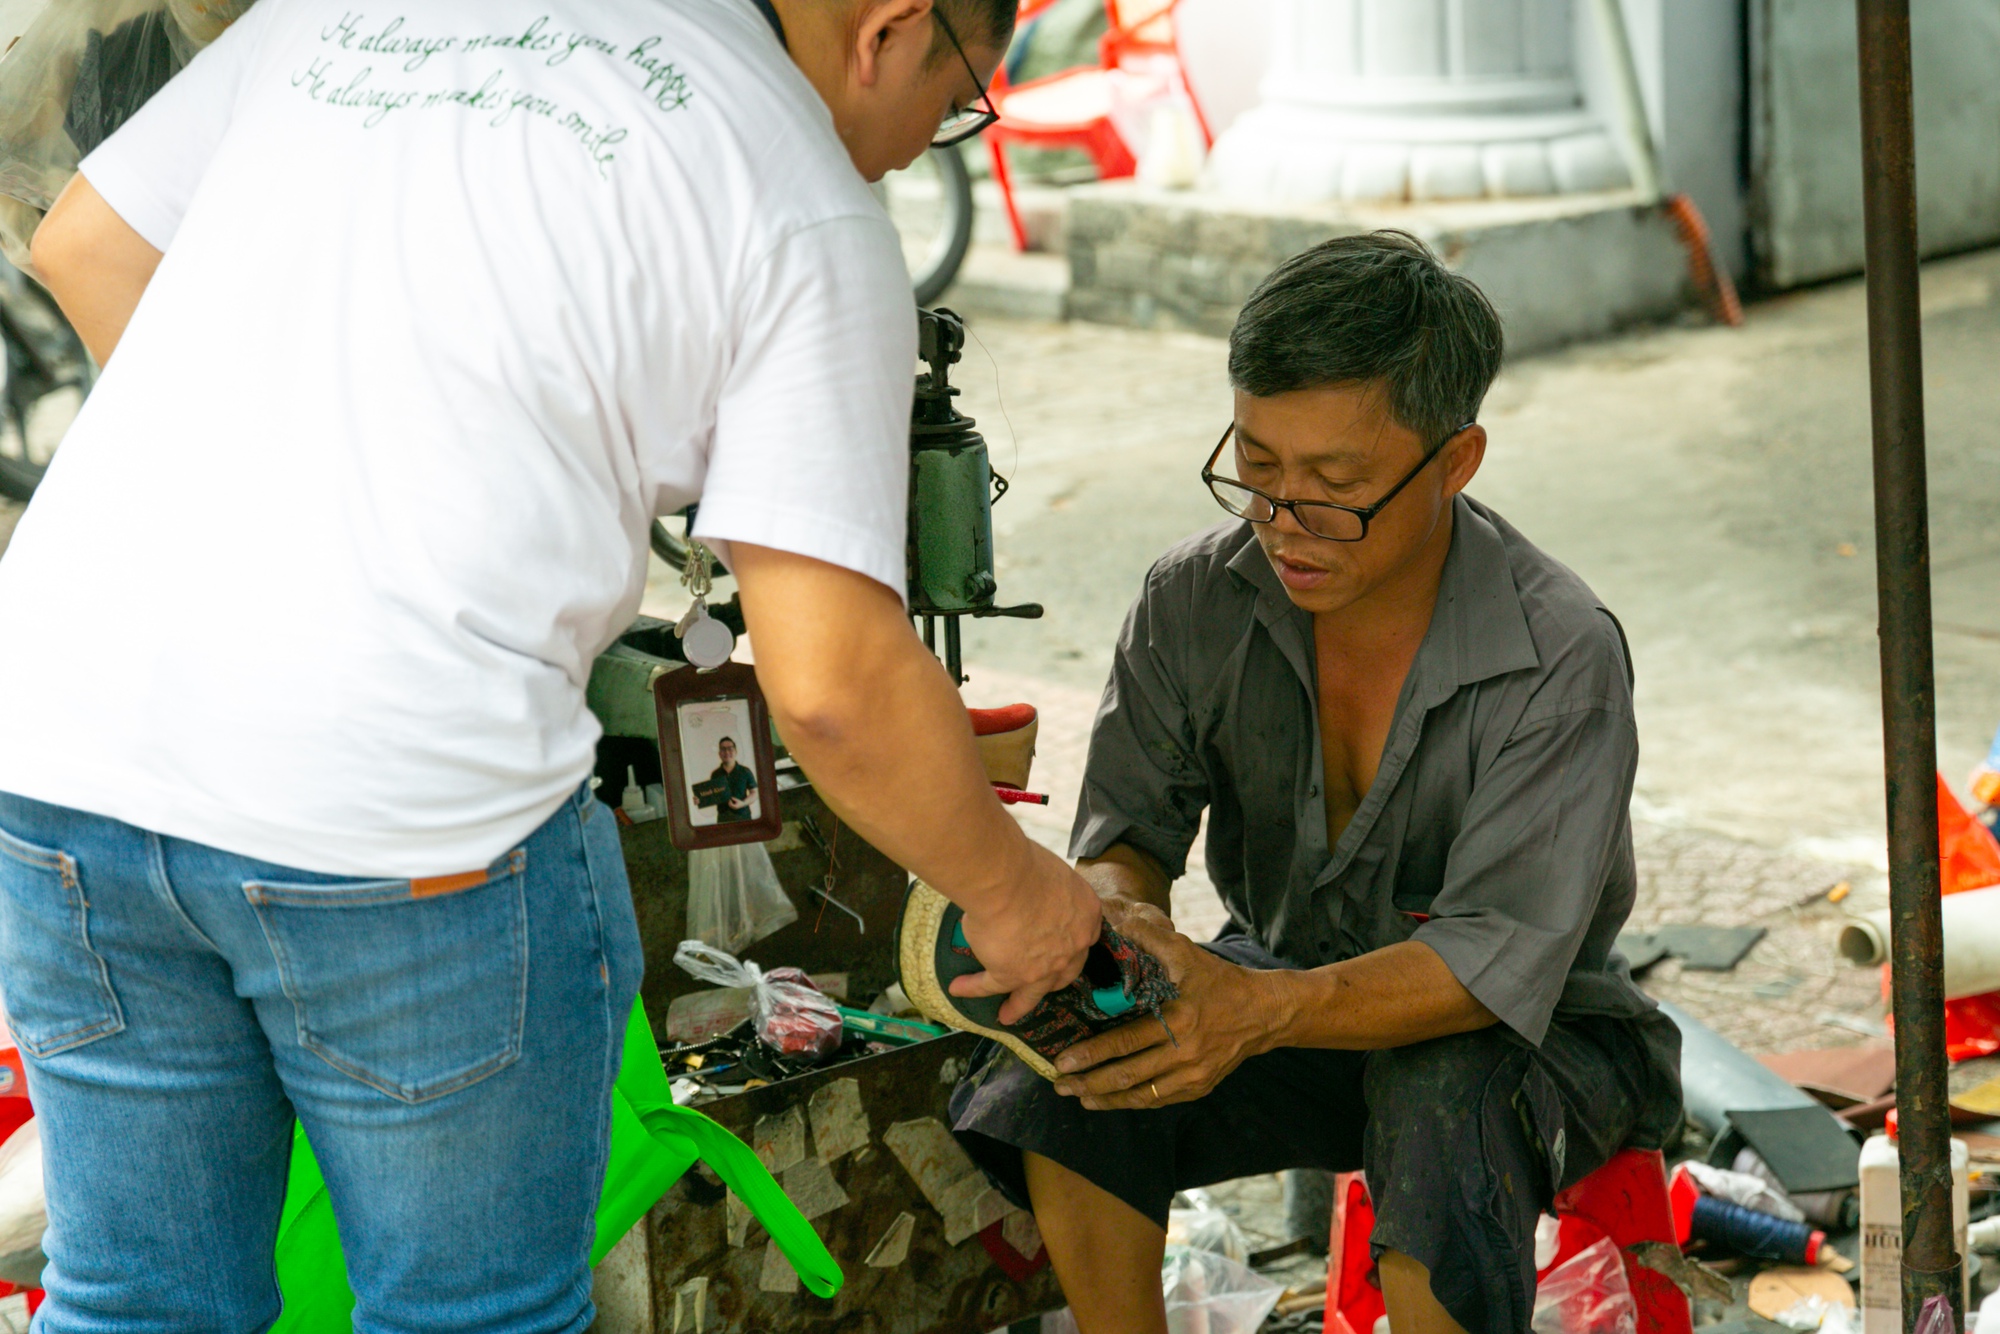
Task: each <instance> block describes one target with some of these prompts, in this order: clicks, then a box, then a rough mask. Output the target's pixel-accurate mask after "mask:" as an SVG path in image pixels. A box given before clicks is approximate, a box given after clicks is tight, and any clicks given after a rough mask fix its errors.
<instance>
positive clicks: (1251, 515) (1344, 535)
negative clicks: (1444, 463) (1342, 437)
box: [1201, 422, 1474, 542]
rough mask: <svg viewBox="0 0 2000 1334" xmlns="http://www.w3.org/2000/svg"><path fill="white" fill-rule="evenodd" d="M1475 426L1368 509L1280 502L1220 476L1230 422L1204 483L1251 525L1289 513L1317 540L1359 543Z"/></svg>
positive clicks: (1232, 425) (1440, 448)
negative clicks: (1405, 491)
mask: <svg viewBox="0 0 2000 1334" xmlns="http://www.w3.org/2000/svg"><path fill="white" fill-rule="evenodd" d="M1473 424H1474V423H1472V422H1466V423H1465V424H1464V425H1463V426H1459V427H1455V428H1454V429H1453V430H1452V432H1451V434H1449V435H1447V436H1446V437H1445V438H1444V439H1443V440H1440V441H1439V442H1438V446H1437V448H1436V449H1433V450H1431V451H1430V452H1429V453H1428V454H1426V455H1424V458H1423V462H1421V463H1419V464H1418V465H1417V466H1416V467H1414V468H1412V469H1410V470H1409V471H1408V472H1406V473H1404V474H1403V480H1402V481H1400V482H1398V483H1396V484H1395V485H1394V486H1392V487H1390V488H1389V494H1388V495H1386V496H1383V497H1382V498H1381V499H1380V500H1378V501H1376V502H1375V503H1374V504H1373V505H1369V506H1367V507H1366V508H1365V509H1356V508H1355V507H1354V506H1352V505H1336V504H1334V503H1333V502H1332V501H1330V500H1280V499H1278V498H1277V497H1276V496H1273V495H1266V494H1265V493H1264V492H1262V491H1259V490H1258V489H1257V488H1256V487H1254V486H1249V485H1246V484H1245V483H1243V482H1239V481H1237V480H1236V479H1235V478H1233V477H1219V476H1217V475H1216V472H1215V461H1216V460H1217V459H1219V458H1221V457H1222V451H1223V450H1224V449H1225V448H1227V447H1228V445H1229V438H1230V437H1231V436H1233V435H1235V434H1236V423H1235V422H1231V423H1230V424H1229V429H1228V430H1226V431H1224V432H1223V433H1222V439H1220V440H1218V441H1216V443H1215V452H1214V453H1213V454H1210V455H1209V456H1208V462H1207V463H1206V464H1204V465H1202V470H1201V480H1202V481H1203V482H1205V483H1206V484H1207V485H1208V491H1209V494H1210V495H1212V496H1214V497H1215V503H1216V504H1218V505H1220V506H1222V508H1223V509H1225V510H1227V511H1229V513H1231V514H1234V515H1235V516H1236V517H1237V518H1239V519H1248V520H1249V521H1250V522H1251V523H1269V522H1271V520H1273V519H1275V518H1277V517H1278V511H1279V510H1290V511H1291V512H1292V518H1293V519H1294V520H1295V521H1296V522H1297V523H1298V525H1299V527H1301V528H1303V529H1305V530H1306V531H1307V532H1309V533H1311V534H1312V535H1313V536H1314V537H1323V538H1325V539H1326V540H1327V541H1329V542H1359V541H1360V540H1361V539H1362V538H1364V537H1366V536H1368V521H1369V520H1371V519H1373V518H1374V517H1375V516H1376V515H1378V514H1380V513H1381V512H1382V507H1383V506H1385V505H1387V504H1388V503H1389V502H1390V501H1392V500H1394V499H1395V498H1396V497H1397V495H1398V494H1400V493H1401V491H1402V489H1403V488H1404V487H1406V486H1408V485H1409V484H1410V483H1411V482H1412V481H1414V480H1416V476H1417V474H1418V473H1420V472H1422V471H1423V470H1424V469H1425V468H1428V467H1429V466H1430V463H1431V460H1432V459H1434V458H1436V457H1437V456H1438V455H1440V454H1442V453H1444V447H1445V446H1446V445H1448V444H1450V443H1451V442H1452V441H1453V440H1454V439H1456V438H1457V437H1458V436H1459V435H1460V434H1461V433H1463V432H1464V431H1466V430H1468V429H1470V428H1471V427H1472V426H1473Z"/></svg>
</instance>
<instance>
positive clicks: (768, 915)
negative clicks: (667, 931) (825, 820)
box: [687, 843, 799, 954]
mask: <svg viewBox="0 0 2000 1334" xmlns="http://www.w3.org/2000/svg"><path fill="white" fill-rule="evenodd" d="M687 856H688V908H687V933H688V935H690V936H692V937H693V938H694V939H696V940H699V941H702V942H704V943H706V944H709V945H713V946H714V947H715V948H716V949H719V950H722V951H724V952H726V953H729V954H735V953H737V952H739V951H741V950H743V949H746V948H748V947H749V946H751V945H753V944H755V943H756V942H758V941H760V940H762V939H763V938H764V937H766V936H768V935H770V934H771V933H772V932H773V931H779V930H782V929H783V928H785V927H788V926H790V925H791V924H792V923H793V922H796V921H798V920H799V910H798V908H797V907H796V906H795V905H794V904H793V903H792V900H791V897H790V896H789V895H787V894H786V893H785V887H784V886H783V885H781V884H779V883H778V871H777V868H776V867H774V866H772V865H771V854H770V853H768V852H766V851H765V850H764V845H763V844H762V843H732V844H730V845H729V846H728V847H723V848H696V849H695V850H694V851H692V852H690V853H688V855H687Z"/></svg>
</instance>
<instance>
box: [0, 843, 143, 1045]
mask: <svg viewBox="0 0 2000 1334" xmlns="http://www.w3.org/2000/svg"><path fill="white" fill-rule="evenodd" d="M0 960H4V961H5V966H6V979H7V1022H8V1025H9V1027H11V1028H12V1029H13V1031H14V1038H15V1040H16V1041H17V1042H19V1043H20V1044H21V1049H22V1050H23V1051H25V1052H27V1053H28V1054H29V1055H30V1056H33V1057H35V1058H36V1059H38V1060H46V1059H47V1058H49V1057H51V1056H55V1055H58V1054H59V1053H62V1052H66V1051H69V1050H71V1049H73V1048H76V1047H81V1046H82V1045H83V1044H84V1043H86V1042H92V1041H95V1040H96V1039H98V1038H102V1037H109V1036H110V1035H111V1034H113V1033H116V1032H118V1031H119V1030H121V1029H123V1028H124V1027H125V1012H124V1011H123V1010H122V1009H121V1008H120V1007H119V1004H118V996H117V993H116V992H114V991H113V990H112V989H111V972H110V970H109V969H108V968H106V967H105V964H104V959H103V956H101V955H100V954H98V952H97V951H96V950H95V949H94V948H93V947H92V946H91V943H90V902H89V900H88V899H86V898H85V897H84V892H83V878H82V875H81V873H80V872H79V871H78V869H77V864H76V859H75V858H74V857H72V856H70V855H69V854H68V853H66V852H58V851H56V850H54V849H52V848H40V847H36V846H35V845H34V844H32V843H26V842H23V841H22V840H20V839H18V838H15V837H14V836H13V835H11V834H9V833H7V832H6V831H5V830H0Z"/></svg>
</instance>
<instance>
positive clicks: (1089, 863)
mask: <svg viewBox="0 0 2000 1334" xmlns="http://www.w3.org/2000/svg"><path fill="white" fill-rule="evenodd" d="M1076 869H1077V870H1078V871H1080V872H1081V873H1082V874H1083V878H1084V879H1085V880H1088V881H1089V882H1090V887H1091V888H1092V889H1094V890H1096V891H1097V896H1098V897H1099V898H1101V899H1103V900H1105V901H1106V902H1107V903H1115V904H1136V903H1144V904H1150V905H1151V906H1153V907H1155V908H1158V909H1159V910H1160V911H1161V912H1163V913H1165V914H1167V916H1168V917H1172V916H1173V894H1172V890H1173V882H1172V881H1171V880H1169V879H1168V878H1167V873H1166V871H1165V869H1163V868H1162V867H1161V866H1160V864H1159V863H1158V862H1157V861H1154V860H1153V859H1152V858H1151V857H1149V856H1148V855H1146V854H1145V853H1143V852H1141V851H1139V850H1138V849H1137V848H1135V847H1132V846H1131V845H1130V844H1126V843H1114V844H1112V845H1111V846H1110V847H1108V848H1106V849H1105V850H1104V855H1103V856H1101V857H1085V858H1083V859H1082V860H1081V861H1079V862H1078V863H1077V864H1076Z"/></svg>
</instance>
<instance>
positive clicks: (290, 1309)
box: [271, 1002, 843, 1334]
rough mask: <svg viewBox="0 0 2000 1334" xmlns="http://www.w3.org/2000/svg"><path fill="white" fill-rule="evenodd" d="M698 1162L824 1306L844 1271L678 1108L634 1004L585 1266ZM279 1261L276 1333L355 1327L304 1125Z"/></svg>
mask: <svg viewBox="0 0 2000 1334" xmlns="http://www.w3.org/2000/svg"><path fill="white" fill-rule="evenodd" d="M697 1158H699V1159H701V1160H702V1161H703V1162H705V1163H707V1164H708V1165H709V1166H710V1167H711V1168H713V1169H714V1170H715V1173H716V1175H717V1176H719V1177H721V1178H722V1180H723V1182H724V1183H725V1184H726V1185H728V1187H729V1188H730V1189H731V1190H732V1191H734V1192H736V1195H737V1198H739V1199H741V1200H742V1201H743V1203H744V1204H746V1205H747V1206H749V1208H750V1212H751V1213H753V1214H755V1215H756V1217H757V1221H758V1222H760V1223H762V1224H763V1225H764V1229H765V1231H767V1232H769V1233H770V1234H771V1239H772V1240H773V1241H775V1242H776V1243H777V1245H778V1249H779V1250H780V1251H782V1252H783V1253H784V1256H785V1258H786V1259H787V1260H789V1261H791V1264H792V1268H794V1269H796V1270H797V1271H798V1273H799V1278H800V1280H801V1281H802V1282H803V1283H804V1284H805V1286H806V1288H807V1289H808V1290H810V1291H811V1292H813V1293H815V1294H817V1295H818V1296H821V1297H831V1296H833V1295H834V1294H835V1293H837V1292H839V1291H840V1286H841V1283H842V1282H843V1278H842V1275H841V1272H840V1266H838V1265H836V1264H835V1263H834V1262H833V1257H832V1256H831V1255H829V1254H828V1253H827V1249H826V1246H825V1244H824V1243H823V1242H821V1241H820V1239H819V1234H818V1233H816V1232H814V1231H813V1228H812V1224H810V1223H808V1222H807V1221H806V1220H805V1218H804V1216H803V1215H801V1214H800V1213H799V1211H798V1209H797V1208H796V1207H794V1206H793V1204H792V1202H791V1201H790V1200H789V1199H787V1198H786V1197H785V1193H784V1191H783V1190H781V1189H780V1188H779V1186H778V1183H777V1182H775V1181H773V1180H772V1179H771V1174H770V1173H769V1172H767V1171H765V1170H764V1165H763V1164H762V1163H761V1162H759V1161H757V1155H756V1154H754V1153H752V1152H751V1151H750V1147H749V1146H748V1145H746V1144H745V1143H744V1142H743V1141H742V1140H740V1139H738V1138H736V1136H734V1135H732V1134H730V1133H729V1132H728V1131H727V1130H725V1129H723V1128H722V1127H721V1126H720V1125H717V1124H716V1123H715V1122H714V1121H712V1120H710V1119H709V1118H708V1117H706V1116H703V1115H702V1114H701V1113H700V1112H697V1111H695V1110H694V1109H693V1108H690V1107H676V1106H674V1099H673V1093H672V1091H671V1090H670V1089H669V1088H668V1085H667V1074H666V1070H665V1069H664V1068H663V1067H662V1066H661V1064H660V1053H659V1050H658V1048H657V1047H655V1046H654V1043H653V1030H652V1027H651V1025H649V1024H648V1023H647V1022H646V1013H645V1011H644V1010H643V1009H642V1008H641V1007H640V1006H639V1004H638V1003H637V1002H634V1003H633V1006H632V1018H631V1021H630V1022H629V1023H628V1024H627V1025H626V1028H625V1055H624V1059H623V1061H622V1062H621V1064H620V1066H619V1070H618V1082H617V1083H616V1084H615V1085H614V1086H613V1088H612V1092H611V1155H610V1159H609V1161H608V1162H607V1163H606V1165H605V1172H604V1197H603V1199H602V1200H601V1201H599V1203H598V1206H597V1240H596V1242H595V1244H594V1245H592V1247H591V1249H590V1263H591V1264H592V1265H595V1264H597V1262H598V1261H600V1260H602V1259H603V1258H604V1256H605V1254H606V1253H607V1252H609V1251H610V1249H611V1248H612V1247H613V1246H615V1245H617V1244H618V1241H619V1239H620V1238H621V1237H623V1236H624V1235H625V1234H626V1233H627V1232H630V1231H631V1230H632V1227H633V1225H634V1224H636V1223H637V1222H638V1221H639V1220H640V1219H641V1218H643V1217H645V1215H646V1211H647V1210H648V1209H651V1208H652V1207H653V1205H654V1204H655V1203H656V1202H657V1201H658V1200H659V1198H660V1197H661V1196H662V1195H664V1194H666V1193H667V1189H668V1188H669V1187H670V1186H672V1185H673V1184H674V1183H675V1182H676V1181H678V1180H680V1179H681V1174H682V1173H684V1172H686V1171H687V1170H688V1168H689V1167H691V1166H693V1164H694V1161H695V1160H696V1159H697ZM276 1260H277V1270H278V1288H279V1290H280V1291H281V1292H282V1293H283V1294H284V1298H285V1309H284V1314H282V1315H281V1316H279V1317H278V1322H277V1324H275V1325H273V1326H272V1327H271V1328H272V1334H345V1332H346V1331H348V1330H350V1329H352V1328H353V1324H352V1319H351V1317H352V1313H353V1310H354V1294H353V1292H352V1291H351V1290H349V1288H348V1286H347V1265H346V1263H345V1261H344V1260H343V1259H342V1258H341V1253H340V1235H339V1233H338V1231H337V1230H336V1229H335V1226H334V1219H333V1201H332V1198H331V1197H330V1196H329V1195H328V1193H327V1189H326V1182H325V1181H324V1180H323V1179H322V1178H321V1176H320V1172H319V1163H318V1162H317V1161H315V1159H314V1158H313V1154H312V1148H311V1146H310V1145H308V1144H307V1143H306V1133H305V1128H304V1127H303V1126H298V1127H295V1128H294V1130H293V1139H292V1174H291V1179H290V1181H289V1182H288V1183H287V1186H286V1190H285V1210H284V1215H283V1218H282V1220H281V1222H280V1224H279V1228H278V1248H277V1256H276Z"/></svg>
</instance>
